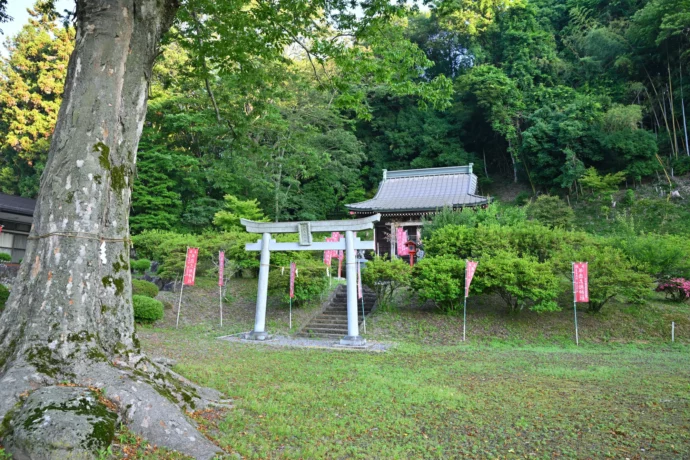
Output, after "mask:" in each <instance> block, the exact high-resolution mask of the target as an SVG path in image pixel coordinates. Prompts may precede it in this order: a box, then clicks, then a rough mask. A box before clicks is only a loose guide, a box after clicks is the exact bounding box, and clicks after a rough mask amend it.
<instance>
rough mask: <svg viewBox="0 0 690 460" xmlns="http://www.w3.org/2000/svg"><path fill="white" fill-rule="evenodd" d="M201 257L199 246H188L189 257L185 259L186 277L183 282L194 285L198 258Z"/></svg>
mask: <svg viewBox="0 0 690 460" xmlns="http://www.w3.org/2000/svg"><path fill="white" fill-rule="evenodd" d="M198 257H199V248H187V258H186V259H185V261H184V278H183V279H182V284H184V285H185V286H194V278H195V277H196V260H197V258H198Z"/></svg>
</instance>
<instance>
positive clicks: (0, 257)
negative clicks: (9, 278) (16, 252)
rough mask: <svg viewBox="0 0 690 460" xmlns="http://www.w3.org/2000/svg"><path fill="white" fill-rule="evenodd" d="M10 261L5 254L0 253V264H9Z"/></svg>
mask: <svg viewBox="0 0 690 460" xmlns="http://www.w3.org/2000/svg"><path fill="white" fill-rule="evenodd" d="M11 260H12V256H11V255H9V254H7V253H6V252H0V262H9V261H11Z"/></svg>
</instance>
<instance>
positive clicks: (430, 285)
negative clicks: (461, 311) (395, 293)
mask: <svg viewBox="0 0 690 460" xmlns="http://www.w3.org/2000/svg"><path fill="white" fill-rule="evenodd" d="M464 279H465V261H464V260H462V259H459V258H457V257H454V256H451V255H444V256H435V257H425V258H423V259H422V260H420V261H419V262H418V263H417V264H416V265H415V266H414V269H413V271H412V278H411V285H412V289H414V290H415V292H417V294H418V295H419V298H420V299H422V300H432V301H433V302H434V303H435V304H436V306H437V307H438V308H439V309H441V310H442V311H444V312H446V313H450V312H453V311H455V310H457V309H458V308H459V307H461V306H462V298H463V293H464V289H465V288H464V285H463V280H464Z"/></svg>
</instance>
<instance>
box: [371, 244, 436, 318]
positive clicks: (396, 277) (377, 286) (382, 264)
mask: <svg viewBox="0 0 690 460" xmlns="http://www.w3.org/2000/svg"><path fill="white" fill-rule="evenodd" d="M422 260H423V259H422ZM411 271H412V269H411V267H410V264H408V263H407V262H405V261H404V260H402V259H399V258H398V259H393V260H390V259H384V258H383V257H379V256H376V257H374V259H373V260H370V261H369V262H367V264H366V266H365V267H364V271H362V283H364V284H365V285H366V286H369V287H370V288H371V289H373V290H374V292H376V301H377V302H378V304H379V308H381V309H382V310H383V311H385V310H387V309H389V308H392V307H393V300H394V296H395V293H396V291H398V290H400V289H403V288H405V287H407V286H409V285H410V273H411Z"/></svg>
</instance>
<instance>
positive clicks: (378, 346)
mask: <svg viewBox="0 0 690 460" xmlns="http://www.w3.org/2000/svg"><path fill="white" fill-rule="evenodd" d="M248 335H249V332H242V333H239V334H233V335H226V336H222V337H218V339H219V340H225V341H228V342H234V343H245V344H250V345H267V346H273V347H292V348H321V349H330V350H346V351H368V352H375V353H382V352H385V351H388V350H390V349H391V348H393V347H394V346H395V344H393V343H383V342H375V341H370V340H367V343H366V344H365V345H363V346H358V347H352V346H345V345H340V342H339V341H338V340H327V339H310V338H304V337H287V336H282V335H276V336H272V337H271V338H270V339H268V340H249V339H246V338H245V337H247V336H248Z"/></svg>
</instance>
